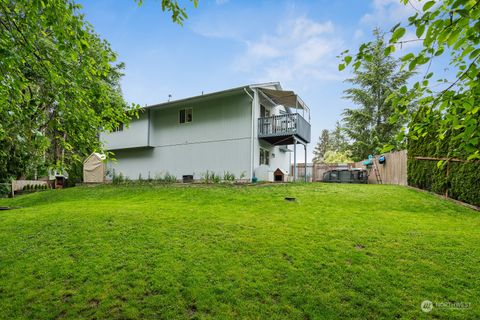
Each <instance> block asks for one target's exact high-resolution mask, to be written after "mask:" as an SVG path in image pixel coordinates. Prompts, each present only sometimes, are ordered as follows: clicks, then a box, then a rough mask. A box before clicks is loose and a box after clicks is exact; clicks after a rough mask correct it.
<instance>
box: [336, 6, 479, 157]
mask: <svg viewBox="0 0 480 320" xmlns="http://www.w3.org/2000/svg"><path fill="white" fill-rule="evenodd" d="M401 2H403V4H404V5H405V6H412V4H411V2H410V1H409V0H401ZM414 7H415V11H416V12H415V13H414V14H413V15H412V16H410V17H409V18H408V22H407V23H406V24H403V25H402V24H401V23H397V24H396V25H395V26H394V27H393V28H392V29H391V37H390V41H389V46H388V47H387V48H386V50H385V52H384V54H385V55H388V54H390V53H391V52H393V51H395V50H396V48H397V47H400V46H402V44H404V43H407V42H411V41H421V44H422V48H421V50H417V51H415V52H409V53H406V54H405V55H404V56H403V57H402V58H401V60H402V63H403V67H404V68H406V69H408V70H414V69H415V68H416V67H418V66H424V70H423V71H424V72H422V73H423V77H422V78H421V79H419V80H418V81H416V82H414V83H413V84H412V86H411V87H408V86H407V84H404V85H403V86H401V87H400V88H398V89H397V90H395V91H394V92H393V93H392V95H391V100H392V105H393V106H394V107H395V114H394V117H393V119H392V121H395V120H396V119H397V118H403V117H408V120H409V121H410V122H409V123H410V126H409V130H408V131H406V132H407V134H406V135H407V136H408V138H409V139H419V138H421V137H424V136H425V135H426V134H427V132H428V131H429V130H431V128H432V127H435V128H436V129H435V131H436V132H435V136H436V138H437V139H439V140H444V139H446V137H451V136H453V137H454V139H455V141H458V142H459V143H458V147H457V148H455V149H454V150H451V151H450V152H449V154H448V155H445V156H452V157H462V158H466V159H467V160H473V159H480V129H479V126H480V107H479V101H480V48H479V45H480V32H479V30H480V1H478V0H444V1H441V2H440V1H438V2H436V1H425V2H424V3H423V4H422V6H418V7H417V6H414ZM407 30H410V32H407ZM408 34H415V35H416V37H417V38H413V39H412V38H410V39H405V36H406V35H408ZM370 46H371V43H365V44H362V45H361V46H360V48H359V50H358V53H356V54H355V56H354V57H353V56H352V55H350V54H349V53H348V50H347V51H345V52H343V53H342V55H343V61H342V63H341V64H340V65H339V69H344V68H345V66H346V65H349V64H352V65H353V68H354V69H359V68H361V67H362V66H364V65H365V64H368V63H369V61H370V60H371V59H372V54H371V52H369V50H368V48H369V47H370ZM442 57H443V59H442ZM445 60H447V61H448V68H449V69H450V70H453V72H454V73H455V75H454V76H452V77H448V76H447V77H438V76H437V77H436V76H435V74H434V72H433V71H432V70H434V68H432V66H434V65H435V64H439V66H442V65H443V67H444V68H445V67H447V66H445V65H444V64H445V62H444V61H445ZM432 83H434V85H432ZM412 103H416V104H417V105H418V108H417V111H416V112H414V113H409V112H408V106H409V105H410V104H412ZM417 120H420V121H417ZM400 138H403V137H402V136H400Z"/></svg>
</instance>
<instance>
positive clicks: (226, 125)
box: [101, 82, 310, 181]
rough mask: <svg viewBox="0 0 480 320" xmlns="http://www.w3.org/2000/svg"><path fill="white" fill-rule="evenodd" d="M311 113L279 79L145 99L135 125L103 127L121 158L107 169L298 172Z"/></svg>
mask: <svg viewBox="0 0 480 320" xmlns="http://www.w3.org/2000/svg"><path fill="white" fill-rule="evenodd" d="M309 119H310V111H309V109H308V107H307V106H306V104H305V103H304V102H303V101H302V100H301V99H300V97H298V95H297V94H295V93H294V92H293V91H284V90H282V87H281V86H280V83H278V82H272V83H265V84H256V85H246V86H242V87H238V88H233V89H228V90H224V91H219V92H214V93H209V94H202V95H200V96H195V97H191V98H186V99H181V100H176V101H169V102H165V103H160V104H156V105H151V106H147V107H144V108H142V109H141V113H140V116H139V118H138V119H134V120H133V121H132V122H131V124H130V125H129V127H128V128H123V127H120V128H118V130H116V131H115V132H111V133H102V134H101V141H102V142H103V143H104V145H105V147H106V149H107V150H109V151H112V152H113V153H114V154H115V158H116V161H112V162H109V164H108V168H107V171H108V172H110V173H113V172H114V173H115V174H116V175H119V174H120V173H121V174H123V175H124V176H126V177H129V178H130V179H138V178H139V177H140V176H141V178H143V179H146V178H148V177H150V178H154V177H157V176H159V175H160V176H161V175H165V174H167V173H168V174H170V175H175V176H176V177H177V178H178V179H182V178H185V179H188V178H191V177H192V176H193V179H201V178H202V175H203V174H204V173H205V172H207V170H208V171H210V172H212V171H213V172H215V173H216V174H219V175H220V176H223V174H224V173H225V172H230V173H233V174H234V175H235V177H236V178H237V179H245V180H246V179H249V180H251V179H253V178H254V177H255V179H257V180H260V181H274V179H275V175H274V173H275V172H276V171H277V169H279V170H280V171H281V172H282V173H284V174H285V175H290V176H293V178H295V177H296V170H293V171H294V172H290V171H291V169H290V165H291V162H292V161H293V162H294V163H296V162H297V151H296V150H297V148H296V146H297V144H301V145H303V146H304V148H303V149H304V152H305V158H306V150H307V149H306V148H307V144H308V143H309V142H310V123H309ZM288 146H290V149H289V147H288ZM298 149H300V148H298ZM292 158H293V159H292ZM294 167H295V166H294ZM278 176H279V174H278V171H277V180H278V179H279V178H278Z"/></svg>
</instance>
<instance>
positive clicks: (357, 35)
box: [353, 29, 364, 40]
mask: <svg viewBox="0 0 480 320" xmlns="http://www.w3.org/2000/svg"><path fill="white" fill-rule="evenodd" d="M363 36H364V32H363V30H362V29H357V30H355V33H354V34H353V38H354V39H355V40H360V39H362V38H363Z"/></svg>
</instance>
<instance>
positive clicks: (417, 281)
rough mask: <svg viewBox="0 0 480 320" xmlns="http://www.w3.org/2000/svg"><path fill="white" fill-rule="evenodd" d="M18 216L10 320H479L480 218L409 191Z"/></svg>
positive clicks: (34, 201)
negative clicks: (429, 305)
mask: <svg viewBox="0 0 480 320" xmlns="http://www.w3.org/2000/svg"><path fill="white" fill-rule="evenodd" d="M285 196H293V197H296V198H297V201H296V202H286V201H285V200H284V197H285ZM6 205H10V206H21V207H23V208H22V209H16V210H11V211H0V310H1V312H0V318H4V319H14V318H19V319H20V318H24V319H54V318H71V319H78V318H89V319H93V318H103V319H107V318H108V319H140V318H142V319H173V318H180V319H188V318H198V319H204V318H205V319H208V318H211V319H244V318H250V319H266V318H272V319H329V318H331V319H336V318H344V319H347V318H350V319H366V318H370V319H375V318H379V319H380V318H389V319H392V318H420V319H421V318H431V317H432V316H433V317H436V318H448V319H450V318H458V319H465V318H467V319H469V318H470V319H475V318H477V319H478V318H480V291H479V288H480V278H479V273H480V272H479V271H480V263H479V262H480V231H479V230H480V216H479V213H478V212H475V211H473V210H470V209H467V208H464V207H461V206H459V205H457V204H454V203H451V202H448V201H444V200H441V199H439V198H437V197H435V196H432V195H429V194H425V193H420V192H416V191H414V190H411V189H407V188H402V187H395V186H378V185H336V184H308V185H301V184H300V185H267V186H257V187H246V186H243V187H238V186H185V187H181V186H157V187H151V186H116V187H112V186H99V187H76V188H72V189H66V190H52V191H47V192H41V193H37V194H30V195H26V196H21V197H18V198H15V199H4V200H0V206H6ZM423 300H431V301H433V302H434V303H452V302H457V303H458V302H460V303H465V304H467V306H468V308H461V309H452V308H446V307H445V305H444V307H443V308H439V307H434V309H433V310H432V311H431V312H430V313H428V314H427V313H424V312H422V311H421V309H420V304H421V302H422V301H423ZM468 304H469V305H468Z"/></svg>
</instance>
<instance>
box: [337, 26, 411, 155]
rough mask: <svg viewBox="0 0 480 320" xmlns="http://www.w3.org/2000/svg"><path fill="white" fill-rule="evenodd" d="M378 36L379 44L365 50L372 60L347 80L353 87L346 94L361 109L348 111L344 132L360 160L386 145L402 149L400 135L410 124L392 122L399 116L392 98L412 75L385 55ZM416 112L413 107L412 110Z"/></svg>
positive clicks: (383, 43)
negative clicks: (404, 127) (397, 137)
mask: <svg viewBox="0 0 480 320" xmlns="http://www.w3.org/2000/svg"><path fill="white" fill-rule="evenodd" d="M395 33H396V34H397V36H401V35H402V34H403V33H405V29H403V28H399V29H397V30H396V31H395ZM374 36H375V41H374V42H372V43H369V44H368V45H366V47H365V48H364V50H365V51H367V52H369V59H368V60H366V61H365V62H364V63H363V64H362V65H361V66H360V67H359V68H354V69H353V78H351V79H348V80H347V82H348V83H350V84H352V87H351V88H349V89H347V90H345V91H344V93H345V98H346V99H349V100H350V101H351V102H353V103H354V104H355V105H356V106H357V107H356V108H348V109H345V110H344V112H343V118H342V123H341V130H342V132H343V133H344V134H345V136H346V138H347V140H348V141H349V146H348V150H350V151H351V156H352V157H353V159H354V160H356V161H360V160H362V159H366V158H367V157H368V155H369V154H372V153H380V152H381V150H382V147H383V146H384V145H386V144H389V145H394V146H395V149H399V148H401V143H397V140H396V136H397V135H398V134H400V133H401V129H402V126H403V125H404V124H405V123H406V119H405V117H398V118H397V120H396V121H394V122H391V121H389V119H390V118H391V117H392V116H393V115H394V113H395V108H394V107H393V105H392V102H391V101H390V100H389V96H390V94H391V93H392V92H394V91H395V90H398V89H400V88H401V87H402V86H404V85H405V84H406V82H407V80H408V78H409V77H410V76H411V75H412V72H410V71H403V70H400V69H399V64H400V63H399V61H398V60H397V59H394V58H393V57H392V56H391V55H390V54H385V52H386V51H388V50H387V48H388V45H387V43H386V41H385V40H384V35H383V34H382V33H381V32H380V31H379V30H378V29H376V30H374ZM347 60H348V61H350V59H347ZM412 109H413V106H412V105H409V106H408V110H410V111H411V110H412ZM392 149H393V148H392Z"/></svg>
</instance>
